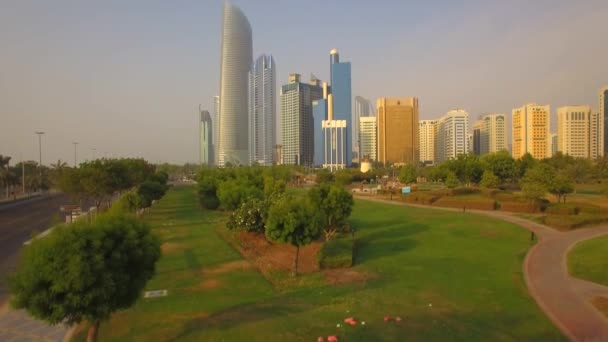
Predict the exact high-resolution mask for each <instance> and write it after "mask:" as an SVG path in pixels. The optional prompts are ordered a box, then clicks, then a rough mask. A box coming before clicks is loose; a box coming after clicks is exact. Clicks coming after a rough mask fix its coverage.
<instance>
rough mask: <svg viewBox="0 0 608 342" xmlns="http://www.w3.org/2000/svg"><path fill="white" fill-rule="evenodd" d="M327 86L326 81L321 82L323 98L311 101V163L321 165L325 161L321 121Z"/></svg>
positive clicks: (324, 116)
mask: <svg viewBox="0 0 608 342" xmlns="http://www.w3.org/2000/svg"><path fill="white" fill-rule="evenodd" d="M328 95H329V88H328V85H327V82H323V98H321V99H318V100H315V101H313V102H312V119H313V124H312V127H313V139H314V144H313V145H314V147H313V165H314V166H316V167H322V166H323V164H324V163H325V141H324V134H323V133H324V129H323V121H324V120H327V109H328V108H327V105H328V103H327V97H328Z"/></svg>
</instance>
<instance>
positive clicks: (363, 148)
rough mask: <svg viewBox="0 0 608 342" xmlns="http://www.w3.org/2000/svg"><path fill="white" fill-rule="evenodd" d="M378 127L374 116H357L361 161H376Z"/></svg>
mask: <svg viewBox="0 0 608 342" xmlns="http://www.w3.org/2000/svg"><path fill="white" fill-rule="evenodd" d="M377 137H378V127H377V125H376V117H375V116H362V117H360V118H359V146H360V152H361V161H363V160H367V161H376V160H377V159H376V158H377V157H376V151H377V144H376V142H377V140H378V138H377Z"/></svg>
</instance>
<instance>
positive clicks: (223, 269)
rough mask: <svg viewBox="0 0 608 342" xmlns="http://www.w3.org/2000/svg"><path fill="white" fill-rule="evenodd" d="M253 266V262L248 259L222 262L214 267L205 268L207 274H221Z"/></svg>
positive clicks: (204, 272)
mask: <svg viewBox="0 0 608 342" xmlns="http://www.w3.org/2000/svg"><path fill="white" fill-rule="evenodd" d="M248 268H251V264H250V263H249V262H248V261H247V260H237V261H231V262H226V263H223V264H220V265H218V266H216V267H213V268H208V269H204V270H203V274H204V275H205V276H209V275H219V274H224V273H228V272H232V271H237V270H246V269H248Z"/></svg>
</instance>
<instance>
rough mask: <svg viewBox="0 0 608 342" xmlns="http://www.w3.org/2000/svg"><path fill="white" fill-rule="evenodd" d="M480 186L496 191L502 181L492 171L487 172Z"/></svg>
mask: <svg viewBox="0 0 608 342" xmlns="http://www.w3.org/2000/svg"><path fill="white" fill-rule="evenodd" d="M479 185H481V187H482V188H486V189H496V188H498V186H499V185H500V179H499V178H498V177H496V175H495V174H494V173H493V172H492V171H491V170H486V171H484V173H483V176H482V177H481V182H479Z"/></svg>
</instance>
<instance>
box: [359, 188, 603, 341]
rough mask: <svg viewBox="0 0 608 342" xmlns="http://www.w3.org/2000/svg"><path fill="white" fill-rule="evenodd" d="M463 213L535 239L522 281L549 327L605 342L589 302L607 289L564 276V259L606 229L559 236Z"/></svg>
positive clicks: (512, 219)
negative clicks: (525, 232)
mask: <svg viewBox="0 0 608 342" xmlns="http://www.w3.org/2000/svg"><path fill="white" fill-rule="evenodd" d="M357 198H360V199H363V200H370V201H375V202H383V203H390V204H396V205H404V206H411V207H419V208H426V209H437V210H447V211H457V212H461V210H459V209H451V208H440V207H432V206H424V205H416V204H409V203H403V202H396V201H388V200H381V199H374V198H369V197H361V196H357ZM467 213H475V214H479V215H484V216H489V217H494V218H497V219H500V220H503V221H508V222H511V223H514V224H517V225H519V226H521V227H523V228H525V229H527V230H529V231H532V232H534V233H535V234H536V236H537V237H538V241H539V242H538V243H537V244H536V245H534V246H533V247H532V248H531V249H530V250H529V251H528V255H527V256H526V260H525V261H524V266H523V267H524V277H525V280H526V284H527V286H528V289H529V291H530V294H531V295H532V297H533V298H534V299H535V300H536V302H537V303H538V305H539V306H540V307H541V309H542V310H543V311H544V312H545V313H546V314H547V316H549V318H550V319H551V320H552V321H553V323H554V324H555V325H556V326H557V327H558V328H559V329H560V330H561V331H562V332H563V333H564V334H565V335H566V336H567V337H568V338H569V339H570V340H573V341H598V342H599V341H608V318H606V317H605V316H604V315H603V314H602V313H601V312H599V311H598V310H597V309H595V307H593V305H592V304H591V303H590V302H589V301H590V300H591V299H593V298H595V297H598V296H602V297H606V298H608V287H605V286H602V285H599V284H595V283H591V282H588V281H584V280H580V279H576V278H573V277H571V276H570V274H569V273H568V266H567V263H566V257H567V255H568V252H569V251H570V249H571V248H572V247H573V246H574V245H576V244H577V243H578V242H580V241H584V240H588V239H592V238H594V237H598V236H601V235H606V234H608V226H598V227H593V228H583V229H577V230H573V231H569V232H560V231H557V230H555V229H552V228H550V227H547V226H545V225H542V224H538V223H534V222H531V221H529V220H526V219H523V218H520V217H517V216H513V215H512V214H509V213H505V212H495V211H483V210H467Z"/></svg>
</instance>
